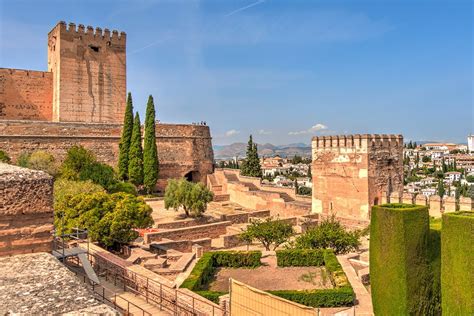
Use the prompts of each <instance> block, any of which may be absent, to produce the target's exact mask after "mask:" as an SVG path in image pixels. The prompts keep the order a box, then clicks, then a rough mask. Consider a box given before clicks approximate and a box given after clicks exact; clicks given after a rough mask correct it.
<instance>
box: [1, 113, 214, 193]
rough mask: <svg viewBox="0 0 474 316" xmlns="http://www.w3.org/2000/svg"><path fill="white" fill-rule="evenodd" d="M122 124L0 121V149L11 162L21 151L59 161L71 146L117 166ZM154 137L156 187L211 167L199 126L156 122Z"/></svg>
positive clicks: (199, 175) (198, 177)
mask: <svg viewBox="0 0 474 316" xmlns="http://www.w3.org/2000/svg"><path fill="white" fill-rule="evenodd" d="M121 129H122V126H121V125H120V124H91V123H62V122H61V123H59V122H39V121H36V122H31V121H12V120H0V149H2V150H5V151H6V152H7V153H8V155H9V156H10V157H11V158H12V159H13V161H14V162H16V160H17V159H18V156H19V155H20V154H21V153H22V152H32V151H36V150H45V151H47V152H50V153H52V154H53V155H54V156H55V157H56V158H57V159H59V160H62V159H64V157H65V154H66V152H67V150H68V149H69V148H70V147H71V146H73V145H82V146H84V147H85V148H88V149H90V150H92V151H93V152H94V154H95V155H96V156H97V158H98V160H100V161H102V162H104V163H107V164H109V165H111V166H113V167H115V166H116V165H117V161H118V153H119V143H120V135H121ZM156 137H157V145H158V158H159V160H160V176H159V180H158V188H159V189H164V188H165V187H166V183H167V179H169V178H180V177H184V176H185V175H186V174H188V173H190V172H191V173H192V176H193V178H192V180H193V181H203V183H205V180H206V175H207V174H209V173H212V170H213V159H214V157H213V151H212V143H211V136H210V130H209V127H208V126H203V125H185V124H182V125H174V124H157V126H156Z"/></svg>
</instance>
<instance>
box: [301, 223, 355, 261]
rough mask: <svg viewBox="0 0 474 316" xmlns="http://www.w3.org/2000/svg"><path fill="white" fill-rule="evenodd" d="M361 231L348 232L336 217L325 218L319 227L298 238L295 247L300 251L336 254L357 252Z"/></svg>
mask: <svg viewBox="0 0 474 316" xmlns="http://www.w3.org/2000/svg"><path fill="white" fill-rule="evenodd" d="M360 236H361V232H360V231H352V232H351V231H347V230H346V229H345V228H344V226H342V224H341V223H340V222H339V221H338V220H337V219H336V217H335V215H331V216H329V217H327V218H325V219H324V220H323V221H322V222H321V223H320V224H319V225H318V226H317V227H314V228H311V229H309V230H307V231H306V232H305V233H304V234H302V235H300V236H298V237H297V238H296V240H295V244H294V246H295V247H296V248H300V249H327V248H331V249H334V252H335V253H336V254H342V253H348V252H350V251H352V250H357V249H358V247H359V246H360V241H359V238H360Z"/></svg>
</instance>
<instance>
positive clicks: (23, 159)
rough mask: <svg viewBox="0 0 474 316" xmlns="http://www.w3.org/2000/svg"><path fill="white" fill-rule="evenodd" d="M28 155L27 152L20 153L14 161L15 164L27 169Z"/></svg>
mask: <svg viewBox="0 0 474 316" xmlns="http://www.w3.org/2000/svg"><path fill="white" fill-rule="evenodd" d="M30 155H31V154H30V153H28V152H22V153H21V154H20V155H19V156H18V159H17V161H16V164H17V165H19V166H20V167H24V168H27V167H28V159H30Z"/></svg>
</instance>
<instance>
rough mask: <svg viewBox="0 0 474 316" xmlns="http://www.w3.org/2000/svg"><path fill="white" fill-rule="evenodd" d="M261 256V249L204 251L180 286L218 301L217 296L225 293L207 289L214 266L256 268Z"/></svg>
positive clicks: (212, 275) (214, 269) (259, 263)
mask: <svg viewBox="0 0 474 316" xmlns="http://www.w3.org/2000/svg"><path fill="white" fill-rule="evenodd" d="M261 258H262V252H261V251H215V252H206V253H204V254H203V255H202V257H201V258H200V259H199V261H198V262H197V263H196V265H195V266H194V269H193V270H192V271H191V273H190V275H189V276H188V278H187V279H186V280H184V282H183V283H182V284H181V287H182V288H187V289H190V290H191V291H193V292H196V293H197V294H199V295H201V296H203V297H205V298H207V299H209V300H211V301H213V302H216V303H219V296H221V295H224V294H227V293H226V292H217V291H208V286H209V282H210V281H211V280H212V278H213V277H214V273H215V271H216V268H218V267H226V268H256V267H258V266H260V265H261V262H260V259H261Z"/></svg>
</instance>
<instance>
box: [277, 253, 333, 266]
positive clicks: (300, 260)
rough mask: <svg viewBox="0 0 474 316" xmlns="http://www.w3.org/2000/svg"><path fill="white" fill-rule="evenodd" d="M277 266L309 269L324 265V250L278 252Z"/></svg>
mask: <svg viewBox="0 0 474 316" xmlns="http://www.w3.org/2000/svg"><path fill="white" fill-rule="evenodd" d="M276 256H277V265H278V266H279V267H308V266H322V265H324V250H322V249H285V250H277V252H276Z"/></svg>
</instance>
